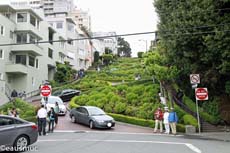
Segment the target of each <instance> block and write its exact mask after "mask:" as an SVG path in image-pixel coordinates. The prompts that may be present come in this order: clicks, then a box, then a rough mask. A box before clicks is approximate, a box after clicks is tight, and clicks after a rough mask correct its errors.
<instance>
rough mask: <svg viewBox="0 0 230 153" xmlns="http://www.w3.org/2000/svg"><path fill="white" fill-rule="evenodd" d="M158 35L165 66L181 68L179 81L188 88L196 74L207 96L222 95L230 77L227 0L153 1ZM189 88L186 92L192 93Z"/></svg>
mask: <svg viewBox="0 0 230 153" xmlns="http://www.w3.org/2000/svg"><path fill="white" fill-rule="evenodd" d="M154 5H155V8H156V11H157V13H158V15H159V19H160V22H159V24H158V30H159V31H158V35H159V38H160V45H161V47H162V48H163V51H162V56H164V57H165V59H166V64H167V65H174V66H176V68H177V69H178V70H179V71H180V78H179V79H178V83H180V84H181V85H183V86H184V87H190V83H189V79H188V76H189V74H191V73H199V74H200V76H201V79H202V82H201V86H205V87H208V88H209V91H210V95H211V93H212V95H221V94H222V93H224V92H226V91H225V88H224V87H225V86H226V85H227V83H228V82H227V81H228V80H229V78H230V45H229V40H230V32H229V31H230V27H229V25H228V24H227V23H230V18H229V14H230V11H229V9H226V8H229V6H230V2H229V1H228V0H221V1H216V0H202V1H197V0H189V1H164V0H155V1H154ZM191 90H192V89H191V87H190V89H188V91H189V92H188V93H192V91H191Z"/></svg>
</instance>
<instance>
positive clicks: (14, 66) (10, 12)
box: [0, 5, 66, 97]
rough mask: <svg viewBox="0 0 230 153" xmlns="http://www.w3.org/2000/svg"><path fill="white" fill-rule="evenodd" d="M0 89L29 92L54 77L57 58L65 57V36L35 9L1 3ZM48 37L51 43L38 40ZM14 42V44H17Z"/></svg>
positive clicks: (8, 92) (8, 94)
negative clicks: (62, 40)
mask: <svg viewBox="0 0 230 153" xmlns="http://www.w3.org/2000/svg"><path fill="white" fill-rule="evenodd" d="M0 10H1V11H0V20H1V24H0V29H1V32H0V33H1V35H0V42H1V44H0V77H1V78H0V79H1V81H0V82H1V83H0V85H1V86H0V89H1V91H2V92H1V93H5V95H7V96H8V97H10V94H11V93H10V91H12V90H13V89H15V90H16V91H18V92H23V91H25V92H26V93H28V92H31V91H34V90H37V89H38V88H39V86H40V85H41V84H42V83H43V82H44V81H45V80H52V79H53V77H54V73H55V68H56V62H57V61H58V62H62V63H63V62H64V61H65V58H66V56H65V50H64V48H63V47H62V44H61V42H55V43H54V42H53V40H61V39H63V38H64V36H63V35H60V34H59V33H58V32H57V31H56V30H55V29H54V28H52V27H51V26H50V25H49V24H48V23H47V22H46V21H44V20H42V18H41V17H40V16H39V15H38V14H36V13H35V12H34V11H33V10H32V9H15V8H13V7H11V6H10V5H0ZM39 41H47V43H41V44H40V43H38V42H39ZM13 44H14V45H13Z"/></svg>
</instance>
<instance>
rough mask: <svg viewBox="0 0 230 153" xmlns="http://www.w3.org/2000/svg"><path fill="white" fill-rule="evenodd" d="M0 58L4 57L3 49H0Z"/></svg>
mask: <svg viewBox="0 0 230 153" xmlns="http://www.w3.org/2000/svg"><path fill="white" fill-rule="evenodd" d="M0 59H4V53H3V50H2V49H0Z"/></svg>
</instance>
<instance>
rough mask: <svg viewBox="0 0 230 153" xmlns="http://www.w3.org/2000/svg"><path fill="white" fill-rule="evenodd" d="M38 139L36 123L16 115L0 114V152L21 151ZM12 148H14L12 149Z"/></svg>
mask: <svg viewBox="0 0 230 153" xmlns="http://www.w3.org/2000/svg"><path fill="white" fill-rule="evenodd" d="M37 139H38V129H37V125H36V124H35V123H32V122H28V121H25V120H22V119H19V118H16V117H11V116H6V115H0V146H1V147H0V152H1V151H7V150H6V149H8V151H21V150H20V149H26V147H28V146H29V145H31V144H33V143H35V142H36V141H37ZM13 149H14V150H13Z"/></svg>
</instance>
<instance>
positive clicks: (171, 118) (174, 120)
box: [168, 108, 178, 135]
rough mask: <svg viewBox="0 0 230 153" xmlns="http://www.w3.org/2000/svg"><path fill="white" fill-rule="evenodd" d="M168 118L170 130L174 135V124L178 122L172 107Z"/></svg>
mask: <svg viewBox="0 0 230 153" xmlns="http://www.w3.org/2000/svg"><path fill="white" fill-rule="evenodd" d="M168 119H169V125H170V128H171V130H172V134H174V135H176V124H177V122H178V117H177V114H176V112H175V111H174V109H173V108H171V111H170V113H169V118H168Z"/></svg>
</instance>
